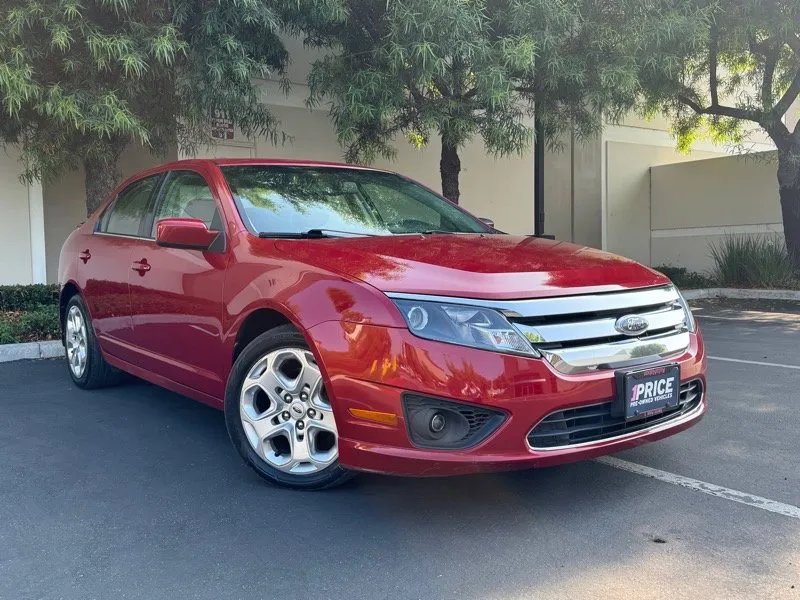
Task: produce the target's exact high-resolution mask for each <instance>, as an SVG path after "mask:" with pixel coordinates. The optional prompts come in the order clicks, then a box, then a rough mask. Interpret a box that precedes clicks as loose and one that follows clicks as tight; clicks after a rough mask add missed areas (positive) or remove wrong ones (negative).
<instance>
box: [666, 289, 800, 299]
mask: <svg viewBox="0 0 800 600" xmlns="http://www.w3.org/2000/svg"><path fill="white" fill-rule="evenodd" d="M681 293H682V294H683V297H684V298H686V299H687V300H708V299H712V298H732V299H734V300H795V301H798V302H800V291H795V290H745V289H738V288H705V289H699V290H686V291H682V292H681Z"/></svg>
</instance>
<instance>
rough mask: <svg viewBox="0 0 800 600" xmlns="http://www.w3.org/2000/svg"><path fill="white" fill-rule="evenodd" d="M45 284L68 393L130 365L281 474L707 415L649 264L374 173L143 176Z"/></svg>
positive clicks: (692, 342)
mask: <svg viewBox="0 0 800 600" xmlns="http://www.w3.org/2000/svg"><path fill="white" fill-rule="evenodd" d="M59 281H60V282H61V321H62V325H63V341H64V346H65V350H66V357H67V364H68V367H69V374H70V376H71V377H72V380H73V381H74V382H75V384H76V385H77V386H79V387H81V388H86V389H89V388H97V387H101V386H105V385H110V384H113V383H116V382H118V381H120V380H121V378H122V376H123V375H124V374H132V375H134V376H137V377H140V378H142V379H145V380H147V381H150V382H152V383H155V384H157V385H160V386H163V387H165V388H167V389H170V390H173V391H175V392H177V393H179V394H184V395H186V396H189V397H191V398H194V399H196V400H198V401H200V402H204V403H206V404H209V405H211V406H214V407H216V408H219V409H221V410H223V411H224V415H225V421H226V424H227V428H228V432H229V434H230V438H231V440H232V442H233V445H234V446H235V448H236V450H237V451H238V452H239V453H240V454H241V456H242V458H243V459H244V460H245V461H246V462H247V463H248V464H249V465H250V466H251V467H252V468H253V469H254V470H255V471H256V472H257V473H258V474H259V475H260V476H262V477H264V478H265V479H267V480H269V481H271V482H273V483H275V484H279V485H284V486H288V487H294V488H303V489H321V488H327V487H331V486H335V485H337V484H340V483H342V482H343V481H345V480H346V479H347V478H348V477H350V476H351V475H352V474H353V473H356V472H358V471H372V472H378V473H390V474H397V475H412V476H413V475H455V474H466V473H476V472H483V471H493V470H503V469H523V468H531V467H541V466H549V465H557V464H561V463H566V462H569V461H574V460H579V459H585V458H590V457H593V456H598V455H603V454H608V453H612V452H618V451H620V450H624V449H626V448H631V447H633V446H636V445H639V444H642V443H645V442H650V441H654V440H658V439H660V438H663V437H666V436H669V435H672V434H674V433H677V432H679V431H681V430H683V429H686V428H687V427H690V426H691V425H693V424H695V423H697V422H698V421H699V420H700V419H701V417H702V416H703V413H704V412H705V410H706V379H705V368H706V364H705V354H704V348H703V341H702V338H701V336H700V332H699V331H698V329H697V326H696V324H695V321H694V319H693V318H692V314H691V312H690V310H689V308H688V307H687V305H686V302H685V301H684V299H683V297H682V296H681V294H680V293H679V291H678V290H677V289H676V288H675V287H674V286H673V285H672V284H671V282H670V281H669V280H668V279H667V278H665V277H664V276H663V275H661V274H660V273H657V272H656V271H653V270H651V269H649V268H647V267H645V266H642V265H640V264H638V263H635V262H633V261H630V260H627V259H624V258H620V257H618V256H614V255H611V254H607V253H605V252H601V251H598V250H594V249H590V248H584V247H581V246H576V245H573V244H568V243H563V242H557V241H552V240H545V239H540V238H535V237H519V236H512V235H505V234H503V233H501V232H499V231H497V230H495V229H493V228H492V227H490V226H489V225H487V224H486V223H484V222H483V221H481V220H480V219H477V218H475V217H473V216H472V215H470V214H469V213H467V212H465V211H464V210H462V209H461V208H459V207H458V206H455V205H453V204H451V203H450V202H448V201H447V200H445V199H444V198H442V197H441V196H439V195H437V194H435V193H434V192H432V191H431V190H429V189H427V188H425V187H423V186H422V185H419V184H417V183H415V182H413V181H411V180H409V179H407V178H405V177H402V176H400V175H397V174H394V173H389V172H384V171H379V170H374V169H366V168H355V167H350V166H345V165H336V164H328V163H311V162H287V161H274V160H247V161H242V160H196V161H180V162H175V163H171V164H167V165H164V166H161V167H158V168H155V169H151V170H148V171H145V172H142V173H140V174H138V175H136V176H134V177H132V178H131V179H129V180H127V181H126V182H125V183H123V185H122V186H120V188H119V189H118V190H117V191H116V192H115V193H114V194H113V195H112V197H111V198H110V199H109V200H108V201H107V202H106V204H105V205H104V206H103V207H101V209H100V210H98V211H97V213H96V214H94V215H92V216H91V217H90V218H89V219H88V220H87V221H86V222H85V223H84V224H83V225H81V226H80V227H79V228H78V229H77V230H75V231H74V232H73V233H72V234H71V235H70V236H69V238H68V239H67V241H66V242H65V244H64V247H63V249H62V251H61V260H60V265H59Z"/></svg>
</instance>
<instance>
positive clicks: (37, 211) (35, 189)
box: [28, 179, 47, 283]
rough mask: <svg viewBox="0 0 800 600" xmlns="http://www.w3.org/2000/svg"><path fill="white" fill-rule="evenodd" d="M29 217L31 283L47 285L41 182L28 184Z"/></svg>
mask: <svg viewBox="0 0 800 600" xmlns="http://www.w3.org/2000/svg"><path fill="white" fill-rule="evenodd" d="M28 215H29V224H30V233H31V282H32V283H47V252H46V250H45V236H44V192H43V190H42V182H41V181H40V180H38V179H37V180H36V181H33V182H32V183H30V184H28Z"/></svg>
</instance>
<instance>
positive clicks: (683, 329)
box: [501, 286, 689, 373]
mask: <svg viewBox="0 0 800 600" xmlns="http://www.w3.org/2000/svg"><path fill="white" fill-rule="evenodd" d="M503 305H504V306H503V308H502V309H501V310H502V312H503V313H504V314H505V315H506V317H507V318H508V320H509V321H510V322H511V323H512V325H514V327H516V328H517V330H519V332H520V333H522V335H524V336H525V337H526V338H527V339H528V341H529V342H530V343H531V344H532V345H533V347H534V348H536V350H537V351H538V352H539V353H540V354H541V355H542V356H543V357H544V358H545V359H546V360H547V361H548V362H550V364H552V365H553V367H554V368H555V369H556V370H558V371H561V372H563V373H580V372H585V371H593V370H598V369H616V368H620V367H627V366H633V365H638V364H645V363H648V362H654V361H658V360H660V359H663V358H666V357H669V356H673V355H676V354H679V353H681V352H683V351H685V350H686V349H687V348H688V347H689V331H688V326H687V315H686V312H685V311H684V309H683V307H682V305H681V303H680V301H679V297H678V292H677V290H675V288H674V287H672V286H664V287H658V288H650V289H645V290H636V291H631V292H618V293H609V294H592V295H584V296H570V297H566V298H546V299H542V300H520V301H512V302H505V303H503ZM631 315H635V316H637V317H641V318H643V319H645V320H646V321H647V325H648V326H647V329H646V330H645V331H642V332H640V333H638V334H635V335H630V334H625V333H622V332H621V331H620V330H619V329H618V327H617V323H618V322H619V320H620V319H622V318H623V317H627V316H631Z"/></svg>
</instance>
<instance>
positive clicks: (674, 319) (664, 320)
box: [512, 306, 686, 344]
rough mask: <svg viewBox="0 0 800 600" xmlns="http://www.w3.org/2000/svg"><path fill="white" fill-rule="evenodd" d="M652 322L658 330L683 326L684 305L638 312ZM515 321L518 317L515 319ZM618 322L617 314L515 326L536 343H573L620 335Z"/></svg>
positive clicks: (655, 330)
mask: <svg viewBox="0 0 800 600" xmlns="http://www.w3.org/2000/svg"><path fill="white" fill-rule="evenodd" d="M636 314H637V315H638V316H640V317H644V318H645V319H647V321H648V322H649V323H650V327H649V329H648V332H651V333H652V332H658V331H663V330H665V329H667V330H668V329H675V328H677V327H683V326H684V324H685V322H686V315H684V314H683V309H682V308H681V307H680V306H676V307H674V308H668V309H666V310H658V311H652V312H644V313H636ZM512 322H514V319H512ZM616 322H617V319H616V318H615V317H612V318H607V319H596V320H591V321H573V322H569V323H557V324H554V325H525V324H524V323H516V322H514V327H516V328H517V329H519V331H520V332H521V333H522V334H523V335H524V336H525V337H526V338H527V339H528V340H529V341H530V342H531V343H533V344H537V343H553V342H572V341H576V340H592V339H598V338H610V337H618V336H619V335H620V333H619V331H617V329H616V328H615V327H614V326H615V324H616Z"/></svg>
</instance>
